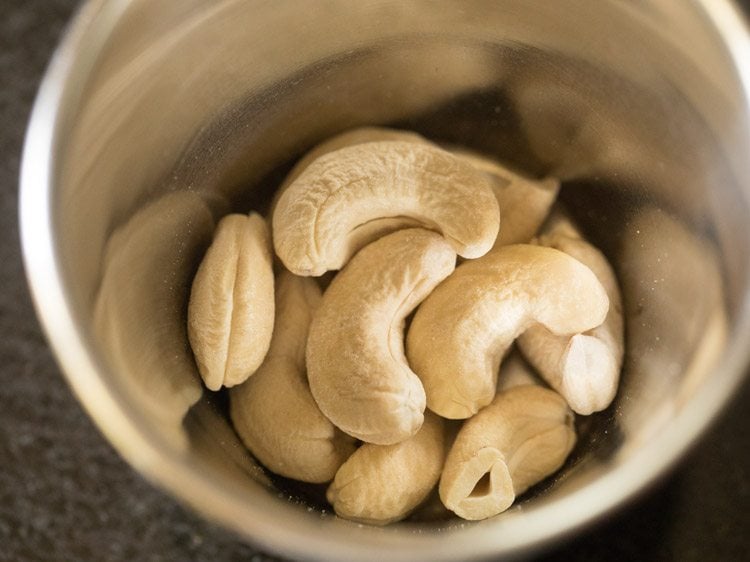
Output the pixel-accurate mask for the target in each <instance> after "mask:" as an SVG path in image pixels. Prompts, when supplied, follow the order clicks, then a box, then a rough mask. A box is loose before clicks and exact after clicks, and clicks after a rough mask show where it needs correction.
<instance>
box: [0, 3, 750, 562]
mask: <svg viewBox="0 0 750 562" xmlns="http://www.w3.org/2000/svg"><path fill="white" fill-rule="evenodd" d="M76 4H77V2H76V1H75V0H4V1H3V3H2V6H3V10H2V13H1V15H0V80H2V82H1V84H0V366H1V367H0V368H1V369H2V371H1V372H2V377H1V378H0V382H1V383H2V384H0V561H5V560H76V561H107V560H111V561H123V560H153V561H158V560H216V561H220V560H221V561H223V560H252V561H256V560H257V561H261V560H271V559H272V558H269V557H267V556H265V555H263V554H261V553H258V552H257V551H256V550H255V549H253V548H252V547H251V546H248V545H246V544H244V543H243V542H241V541H239V540H238V539H237V538H236V537H235V536H233V535H232V534H230V533H228V532H226V531H224V530H222V529H219V528H217V527H216V526H214V525H212V524H210V523H207V522H206V521H204V520H202V519H201V518H200V517H198V516H196V515H194V514H193V513H192V512H190V511H188V510H186V509H184V508H183V507H181V506H180V505H178V504H177V503H176V502H175V501H174V500H172V499H171V498H170V497H168V496H166V495H165V494H163V493H162V492H160V491H159V490H156V489H154V488H153V487H152V486H151V485H149V484H148V483H146V482H145V481H144V480H143V479H142V478H141V477H140V476H139V475H138V474H136V473H135V472H134V471H133V469H131V468H130V467H129V466H128V465H127V464H126V463H125V462H124V461H123V460H122V459H120V457H119V456H118V455H117V453H115V451H114V450H113V449H112V447H111V446H110V445H109V444H108V443H107V442H106V441H105V440H104V438H103V437H102V436H101V435H100V434H99V432H98V431H97V429H96V428H95V427H94V425H93V424H92V422H91V421H90V420H89V419H88V417H87V416H86V414H84V412H83V410H82V408H81V407H80V406H79V404H78V402H77V401H76V400H75V398H74V397H73V395H72V393H71V391H70V390H69V388H68V387H67V385H66V383H65V380H64V379H63V377H62V375H61V374H60V372H59V369H58V367H57V365H56V364H55V361H54V359H53V357H52V355H51V353H50V351H49V349H48V348H47V345H46V342H45V340H44V337H43V336H42V333H41V330H40V328H39V324H38V322H37V320H36V318H35V316H34V311H33V308H32V305H31V302H30V298H29V295H28V291H27V289H26V284H25V280H24V276H23V269H22V264H21V255H20V249H19V239H18V220H17V202H18V196H17V191H18V184H17V177H18V167H19V158H20V151H21V143H22V139H23V134H24V129H25V126H26V121H27V119H28V114H29V111H30V108H31V103H32V101H33V97H34V94H35V91H36V88H37V85H38V82H39V79H40V77H41V75H42V72H43V70H44V67H45V65H46V63H47V60H48V59H49V57H50V55H51V53H52V50H53V48H54V45H55V43H56V41H57V39H58V37H59V35H60V33H61V31H62V29H63V26H64V24H65V22H66V21H67V20H68V19H69V17H70V16H71V14H72V11H73V9H74V7H75V5H76ZM749 382H750V381H749ZM748 404H750V384H745V385H744V387H743V389H742V390H741V391H740V392H739V393H738V395H737V397H736V399H735V400H734V402H733V404H732V406H731V407H730V408H729V409H728V410H727V411H726V412H725V413H724V415H723V416H722V417H721V419H720V420H719V421H718V423H717V424H715V425H714V426H713V427H712V429H711V430H710V432H709V433H707V434H706V435H705V436H704V438H703V439H702V440H701V442H700V443H699V445H698V446H697V447H695V448H694V449H693V450H692V451H691V452H690V453H689V454H688V455H687V457H686V458H685V459H684V460H683V462H682V463H681V464H680V465H679V467H678V468H677V469H676V470H674V471H673V472H672V473H671V474H669V475H668V476H667V477H666V478H665V479H664V480H663V481H662V482H661V483H660V484H659V485H657V486H656V487H654V488H653V489H652V490H650V491H648V492H647V493H646V494H645V495H643V496H642V497H641V498H639V499H638V500H636V501H635V502H633V503H632V504H631V505H630V506H628V507H626V508H625V509H623V510H621V511H620V512H619V513H617V514H616V515H614V516H612V517H611V518H610V520H608V521H606V522H602V523H601V524H600V525H598V526H597V527H595V528H592V529H589V530H588V531H587V532H585V533H583V534H581V535H579V536H578V537H577V538H575V539H573V540H572V541H571V542H568V543H567V544H565V545H563V546H562V547H558V549H556V550H554V551H551V552H550V553H549V554H548V555H547V556H546V557H544V559H545V560H547V559H549V560H557V559H564V560H577V561H586V560H603V559H622V560H680V561H683V560H701V561H707V560H733V561H734V560H750V435H748V429H749V428H750V408H748V407H747V405H748Z"/></svg>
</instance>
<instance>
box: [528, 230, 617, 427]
mask: <svg viewBox="0 0 750 562" xmlns="http://www.w3.org/2000/svg"><path fill="white" fill-rule="evenodd" d="M537 243H538V244H540V245H543V246H548V247H550V248H556V249H558V250H560V251H562V252H565V253H566V254H568V255H569V256H572V257H573V258H575V259H577V260H578V261H580V262H581V263H582V264H584V265H586V266H587V267H589V268H590V269H591V271H593V272H594V274H595V275H596V277H597V278H598V279H599V281H600V282H601V284H602V286H603V287H604V289H605V290H606V291H607V296H608V297H609V311H608V312H607V317H606V318H605V319H604V322H603V323H602V324H601V325H600V326H597V327H595V328H593V329H591V330H588V331H586V332H583V333H579V334H575V335H573V336H556V335H554V334H552V333H551V332H550V331H549V330H547V329H545V328H544V327H542V326H532V327H531V328H529V329H528V330H527V331H526V332H525V333H524V334H522V335H521V336H520V337H519V338H518V348H519V349H520V350H521V352H522V353H523V354H524V356H525V357H526V358H527V359H528V361H529V362H530V363H531V364H532V365H533V366H534V368H535V369H536V370H537V371H538V372H539V374H540V375H541V376H542V378H543V379H544V380H545V381H547V383H548V384H549V385H550V386H551V387H552V388H554V389H555V390H556V391H557V392H559V393H560V394H561V395H562V396H563V398H565V399H566V400H567V401H568V404H569V405H570V407H571V408H572V409H573V411H574V412H576V413H578V414H582V415H588V414H591V413H593V412H598V411H601V410H604V409H605V408H606V407H607V406H609V405H610V403H611V402H612V400H613V399H614V397H615V394H616V393H617V385H618V382H619V380H620V369H621V368H622V361H623V354H624V350H625V345H624V341H623V332H624V328H623V317H622V297H621V295H620V288H619V286H618V283H617V278H616V277H615V273H614V271H613V270H612V267H611V266H610V265H609V262H608V261H607V258H606V257H605V256H604V254H602V253H601V252H600V251H599V250H598V249H596V248H595V247H594V246H592V245H591V244H589V243H588V242H587V241H586V240H584V239H583V238H582V237H581V235H580V233H579V232H578V230H577V229H576V228H575V226H574V225H573V224H572V223H571V222H570V221H569V220H568V219H567V218H564V217H561V216H556V217H555V218H554V220H553V221H552V222H551V224H550V228H548V229H547V230H546V232H545V234H543V235H542V236H540V237H539V239H538V240H537Z"/></svg>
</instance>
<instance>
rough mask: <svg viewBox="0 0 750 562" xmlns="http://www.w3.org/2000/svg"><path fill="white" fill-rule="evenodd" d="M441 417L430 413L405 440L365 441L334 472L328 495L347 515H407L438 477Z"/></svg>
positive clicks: (388, 518) (379, 521)
mask: <svg viewBox="0 0 750 562" xmlns="http://www.w3.org/2000/svg"><path fill="white" fill-rule="evenodd" d="M445 434H446V431H445V427H444V422H443V420H442V419H440V418H439V417H437V416H436V415H434V414H431V413H430V412H427V413H425V417H424V423H423V424H422V427H421V428H420V430H419V431H417V433H416V434H415V435H413V436H412V437H410V438H409V439H406V440H405V441H402V442H400V443H397V444H395V445H373V444H371V443H365V444H364V445H362V446H361V447H360V448H359V449H357V451H355V452H354V454H353V455H352V456H351V457H350V458H349V460H347V461H346V462H345V463H344V464H343V465H341V468H340V469H339V471H338V472H337V473H336V478H335V479H334V481H333V483H332V484H331V485H330V487H329V488H328V492H327V494H326V495H327V498H328V501H329V502H330V503H331V504H332V505H333V508H334V510H335V511H336V513H337V514H338V515H339V516H341V517H345V518H347V519H352V520H354V521H361V522H363V523H371V524H376V525H385V524H387V523H391V522H393V521H398V520H399V519H403V518H404V517H406V516H407V515H408V514H409V513H410V512H411V511H412V510H413V509H415V508H416V507H417V506H418V505H419V504H421V503H422V502H423V501H424V500H425V499H426V498H427V497H428V496H429V494H430V492H431V491H432V489H433V488H434V487H435V485H436V484H437V483H438V480H439V479H440V472H441V470H442V469H443V463H444V461H445V455H446V446H445V439H446V435H445Z"/></svg>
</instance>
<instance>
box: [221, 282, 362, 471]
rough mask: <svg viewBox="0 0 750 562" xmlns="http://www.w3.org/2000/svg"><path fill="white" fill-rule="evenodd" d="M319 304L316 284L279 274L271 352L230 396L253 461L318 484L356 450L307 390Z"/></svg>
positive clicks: (233, 410) (236, 420) (241, 432)
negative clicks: (307, 364)
mask: <svg viewBox="0 0 750 562" xmlns="http://www.w3.org/2000/svg"><path fill="white" fill-rule="evenodd" d="M320 300H321V294H320V289H319V288H318V285H317V283H316V282H315V280H314V279H312V278H310V277H298V276H296V275H293V274H291V273H289V272H288V271H282V272H281V273H279V274H278V275H277V277H276V320H275V323H274V331H273V338H272V339H271V347H270V348H269V350H268V354H267V355H266V358H265V359H264V361H263V364H262V365H261V366H260V367H259V368H258V370H257V371H256V373H255V374H254V375H253V376H252V377H250V378H249V379H248V380H247V381H245V382H244V383H242V384H241V385H239V386H236V387H234V388H232V389H230V391H229V398H230V410H229V411H230V415H231V418H232V422H233V423H234V427H235V429H236V430H237V433H238V434H239V436H240V438H241V439H242V441H243V442H244V443H245V445H246V446H247V448H248V449H250V451H251V452H252V453H253V455H254V456H255V458H257V459H258V460H259V461H260V462H261V463H263V464H264V465H265V466H266V467H267V468H268V469H270V470H272V471H273V472H275V473H276V474H280V475H282V476H286V477H287V478H294V479H296V480H301V481H303V482H315V483H321V482H329V481H330V480H332V479H333V477H334V476H335V474H336V471H337V470H338V468H339V467H340V466H341V464H342V463H343V462H344V461H345V460H346V459H347V458H349V456H350V455H351V454H352V453H353V452H354V450H355V445H354V439H352V438H351V437H349V436H348V435H346V434H344V433H343V432H341V431H339V430H338V429H337V428H336V427H335V426H334V425H333V424H332V423H331V422H330V421H328V419H327V418H326V417H325V416H324V415H323V414H322V413H321V412H320V409H319V408H318V405H317V404H316V403H315V400H314V399H313V397H312V394H311V393H310V387H309V386H308V384H307V376H306V369H305V346H306V344H307V334H308V330H309V327H310V321H311V320H312V317H313V314H314V313H315V310H316V309H317V307H318V305H319V304H320Z"/></svg>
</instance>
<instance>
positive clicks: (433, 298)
mask: <svg viewBox="0 0 750 562" xmlns="http://www.w3.org/2000/svg"><path fill="white" fill-rule="evenodd" d="M608 307H609V301H608V299H607V294H606V292H605V290H604V288H603V287H602V285H601V283H600V282H599V281H598V280H597V278H596V276H595V275H594V274H593V273H592V272H591V270H590V269H589V268H588V267H586V266H585V265H583V264H581V263H580V262H579V261H578V260H575V259H573V258H571V257H570V256H568V255H566V254H564V253H563V252H560V251H558V250H554V249H551V248H544V247H540V246H532V245H526V244H517V245H511V246H503V247H501V248H498V249H497V250H494V251H492V252H491V253H489V254H487V255H486V256H484V257H482V258H480V259H478V260H473V261H468V262H465V263H464V264H462V265H461V266H460V267H458V268H457V269H456V271H455V273H453V274H452V275H451V276H450V277H449V278H448V279H446V280H445V281H444V282H443V283H441V284H440V285H439V286H438V287H437V288H436V289H435V290H434V291H433V292H432V294H431V295H430V296H429V297H428V298H427V299H425V301H424V302H423V303H422V305H421V306H420V307H419V309H418V310H417V313H416V315H415V316H414V320H413V322H412V324H411V327H410V329H409V334H408V336H407V355H408V358H409V365H411V367H412V369H414V372H415V373H417V374H418V375H419V378H420V379H421V380H422V384H423V385H424V389H425V392H426V394H427V405H428V407H429V408H430V409H431V410H432V411H433V412H435V413H437V414H439V415H441V416H443V417H446V418H454V419H462V418H468V417H470V416H472V415H474V414H476V413H477V412H478V411H479V409H480V408H482V407H483V406H486V405H487V404H489V403H490V402H491V401H492V399H493V397H494V396H495V390H496V381H497V372H498V368H499V366H500V361H501V359H502V357H503V356H504V355H505V353H506V351H507V350H508V349H509V347H510V346H511V344H512V343H513V341H514V340H515V339H516V338H517V337H518V336H519V335H520V334H522V333H523V332H524V331H526V330H527V329H528V328H530V327H531V326H534V325H537V324H541V325H543V326H545V327H546V328H547V329H549V330H551V331H552V332H553V333H555V334H558V335H570V334H576V333H579V332H584V331H586V330H589V329H591V328H593V327H595V326H598V325H599V324H601V323H602V322H603V321H604V318H605V316H606V314H607V309H608Z"/></svg>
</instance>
